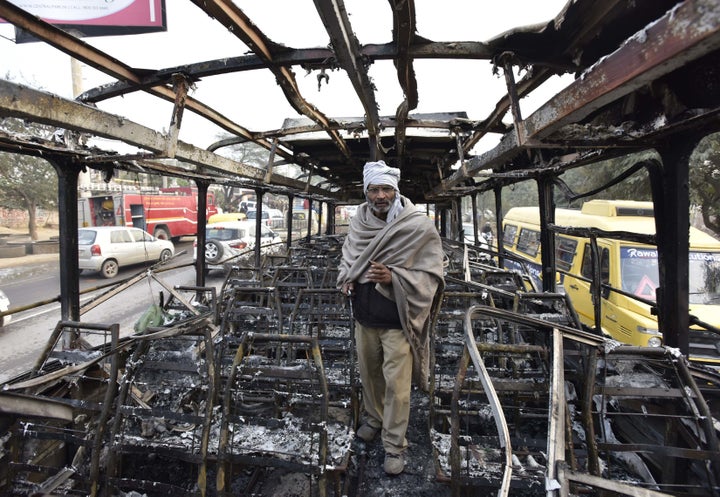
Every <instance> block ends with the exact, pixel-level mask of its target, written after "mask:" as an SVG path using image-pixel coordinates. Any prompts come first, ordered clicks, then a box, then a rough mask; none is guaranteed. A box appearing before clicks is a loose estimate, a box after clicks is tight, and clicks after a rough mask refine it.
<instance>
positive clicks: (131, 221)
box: [78, 187, 218, 241]
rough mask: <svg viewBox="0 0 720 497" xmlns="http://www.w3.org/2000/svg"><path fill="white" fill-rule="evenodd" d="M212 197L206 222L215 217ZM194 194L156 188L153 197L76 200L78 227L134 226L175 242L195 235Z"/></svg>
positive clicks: (132, 195)
mask: <svg viewBox="0 0 720 497" xmlns="http://www.w3.org/2000/svg"><path fill="white" fill-rule="evenodd" d="M217 212H218V209H217V206H216V205H215V196H214V195H213V194H212V193H208V195H207V212H206V213H205V215H206V217H205V219H206V220H207V218H208V217H210V216H212V215H213V214H217ZM197 221H198V206H197V190H196V189H194V188H190V187H176V188H160V189H159V191H156V192H153V193H144V192H141V193H129V192H112V193H108V194H104V195H94V196H91V197H83V198H79V199H78V226H80V227H83V226H135V227H137V228H141V229H144V230H145V231H147V232H148V233H152V234H153V235H154V236H155V237H156V238H162V239H164V240H173V241H177V239H178V238H180V237H181V236H194V235H196V234H197Z"/></svg>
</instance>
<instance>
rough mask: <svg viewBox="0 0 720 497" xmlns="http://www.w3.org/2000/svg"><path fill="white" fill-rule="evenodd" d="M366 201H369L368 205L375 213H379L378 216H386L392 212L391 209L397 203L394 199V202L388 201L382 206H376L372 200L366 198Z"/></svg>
mask: <svg viewBox="0 0 720 497" xmlns="http://www.w3.org/2000/svg"><path fill="white" fill-rule="evenodd" d="M365 199H366V200H367V203H368V205H369V206H370V210H371V211H373V212H376V213H378V214H386V213H387V212H389V211H390V208H391V207H392V205H393V202H394V201H395V200H394V199H393V200H388V201H385V203H384V204H381V205H379V206H378V205H377V204H376V202H373V201H372V200H370V199H369V198H367V197H365Z"/></svg>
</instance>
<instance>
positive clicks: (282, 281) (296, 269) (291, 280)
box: [270, 265, 313, 330]
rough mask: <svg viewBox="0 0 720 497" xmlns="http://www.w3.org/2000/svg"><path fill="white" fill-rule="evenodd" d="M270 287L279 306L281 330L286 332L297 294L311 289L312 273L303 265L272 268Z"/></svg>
mask: <svg viewBox="0 0 720 497" xmlns="http://www.w3.org/2000/svg"><path fill="white" fill-rule="evenodd" d="M270 286H272V287H273V288H274V289H275V295H276V300H277V302H278V305H279V306H280V307H279V310H280V318H281V323H282V326H283V329H285V330H287V328H288V326H289V324H290V315H291V314H292V311H293V308H294V307H295V302H296V301H297V297H298V293H299V292H300V290H301V289H303V288H312V287H313V275H312V271H311V269H310V267H308V266H305V265H302V266H277V267H275V268H274V273H273V278H272V281H271V283H270Z"/></svg>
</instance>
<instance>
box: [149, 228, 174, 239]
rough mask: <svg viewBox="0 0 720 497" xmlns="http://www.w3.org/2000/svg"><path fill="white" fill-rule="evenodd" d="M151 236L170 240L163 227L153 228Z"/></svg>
mask: <svg viewBox="0 0 720 497" xmlns="http://www.w3.org/2000/svg"><path fill="white" fill-rule="evenodd" d="M153 236H154V237H155V238H159V239H160V240H170V234H169V233H168V232H167V230H166V229H165V228H155V232H154V233H153Z"/></svg>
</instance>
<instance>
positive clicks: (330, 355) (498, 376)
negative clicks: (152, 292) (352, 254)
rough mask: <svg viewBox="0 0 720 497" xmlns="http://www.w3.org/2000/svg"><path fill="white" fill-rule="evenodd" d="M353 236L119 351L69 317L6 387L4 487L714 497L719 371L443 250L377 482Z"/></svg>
mask: <svg viewBox="0 0 720 497" xmlns="http://www.w3.org/2000/svg"><path fill="white" fill-rule="evenodd" d="M341 243H342V237H341V236H324V237H314V238H312V239H311V240H308V241H306V242H305V243H301V244H298V245H297V246H296V247H295V248H294V249H293V250H291V251H290V253H288V254H286V255H285V254H282V255H274V256H267V257H265V258H264V260H263V264H262V266H261V267H251V266H245V265H238V266H234V267H233V269H232V271H231V272H230V273H228V275H227V278H226V280H225V282H224V284H223V286H222V290H221V291H220V292H219V293H218V294H217V295H215V292H213V291H207V289H203V288H199V287H191V288H179V289H174V290H175V291H174V292H173V295H172V296H171V297H170V298H169V299H166V302H164V304H163V309H162V312H160V315H161V316H162V317H161V318H158V319H155V320H149V321H148V322H146V327H145V329H142V330H140V331H139V332H138V333H135V334H132V335H130V336H128V337H126V338H123V339H120V338H119V329H118V326H117V325H102V324H91V323H77V322H60V323H58V326H57V328H56V329H55V330H54V333H53V334H52V337H51V339H50V343H49V344H48V347H47V348H46V350H45V352H44V354H43V355H42V357H41V358H40V359H39V360H38V362H37V364H36V365H35V366H34V367H33V368H32V369H31V370H30V371H28V372H27V373H26V374H24V375H22V376H20V377H18V378H15V379H13V380H12V381H9V382H7V383H6V384H4V385H3V387H2V391H1V392H0V411H1V412H2V414H1V416H0V422H1V423H2V426H1V428H2V433H3V435H2V446H1V449H2V452H1V453H0V460H1V461H2V465H0V467H2V468H3V469H2V473H1V474H0V485H1V487H0V488H1V489H2V494H3V495H8V496H20V495H148V496H160V495H163V496H164V495H172V496H181V495H186V496H200V495H208V496H212V495H248V496H250V495H286V496H291V495H308V496H311V495H312V496H314V495H336V496H341V495H369V496H372V495H398V496H399V495H406V493H404V492H406V491H407V489H409V488H412V489H413V491H414V492H416V493H418V494H419V495H520V496H540V495H547V494H548V493H550V494H552V495H560V496H569V495H583V496H585V495H587V496H605V495H628V496H662V495H667V496H671V495H672V496H711V495H720V486H719V483H718V481H717V478H718V474H720V471H719V467H718V465H719V464H720V460H719V457H720V449H719V447H718V444H719V443H720V434H719V428H718V418H717V416H718V412H717V406H718V401H719V400H720V399H719V398H718V395H719V392H720V391H719V390H718V387H720V376H718V375H717V374H716V373H715V372H713V371H712V370H709V369H705V368H702V367H698V366H693V365H691V364H689V363H688V362H687V361H686V359H685V358H684V356H682V355H681V354H678V353H677V352H676V351H674V350H673V349H669V348H665V347H660V348H640V347H630V346H625V345H621V344H619V343H616V342H613V341H610V340H606V339H603V338H601V337H599V336H597V335H594V334H591V333H588V332H584V331H582V330H581V327H580V325H579V322H578V319H577V316H576V315H575V312H574V310H573V308H572V306H571V305H570V303H569V302H568V301H567V298H566V297H565V296H564V295H561V294H552V293H548V292H538V291H537V290H536V289H535V288H533V286H532V280H531V279H530V278H529V277H528V276H525V275H523V274H522V273H520V272H518V271H507V270H503V269H500V268H498V267H497V266H496V265H495V264H494V262H493V258H492V257H491V256H490V254H488V253H487V252H485V251H484V250H483V249H480V248H476V247H473V246H466V245H464V244H460V243H458V242H454V241H449V240H446V241H445V242H444V243H445V249H446V254H447V261H448V264H447V269H446V283H447V287H446V289H445V291H444V295H443V300H442V305H441V307H440V310H439V312H438V313H437V314H436V316H435V319H434V328H435V333H434V338H433V341H432V351H433V353H432V359H431V372H432V375H431V378H430V380H431V381H430V388H429V391H428V392H422V391H419V390H418V391H416V392H414V394H413V414H412V418H413V422H412V426H411V429H410V432H409V439H410V442H411V446H410V453H409V454H410V455H409V462H408V471H406V473H405V474H403V475H401V476H399V477H397V478H389V477H387V476H385V475H384V474H381V471H380V470H379V469H378V468H379V467H380V464H379V463H377V461H376V460H377V458H378V453H379V452H382V451H381V448H380V447H377V446H366V445H365V444H364V443H363V442H362V441H359V440H356V439H355V437H354V429H355V427H356V426H357V423H358V416H359V406H360V397H361V389H360V385H359V383H358V375H357V373H356V371H355V359H354V356H353V351H354V348H353V343H352V334H351V333H350V329H351V323H352V316H351V314H350V308H349V306H348V304H347V302H346V300H345V297H344V296H343V295H342V294H340V293H339V292H338V291H337V290H336V289H335V288H334V280H335V274H334V271H335V263H336V261H337V258H338V256H339V253H340V246H341ZM321 260H322V261H324V263H322V264H318V261H321ZM176 296H177V297H176ZM88 333H92V334H100V335H102V336H103V337H104V339H103V344H102V345H100V346H94V347H90V346H88V345H87V344H85V345H83V339H82V337H83V336H86V334H88ZM67 335H70V336H71V337H72V340H75V341H76V343H77V345H78V348H76V349H74V350H73V351H65V350H62V348H59V347H56V344H58V343H60V342H62V341H63V338H64V337H66V336H67ZM379 457H381V455H380V456H379Z"/></svg>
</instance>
